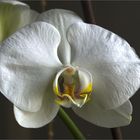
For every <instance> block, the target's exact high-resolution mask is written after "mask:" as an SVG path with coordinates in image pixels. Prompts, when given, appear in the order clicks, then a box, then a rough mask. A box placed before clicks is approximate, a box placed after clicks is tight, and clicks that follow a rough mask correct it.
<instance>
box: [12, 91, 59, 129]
mask: <svg viewBox="0 0 140 140" xmlns="http://www.w3.org/2000/svg"><path fill="white" fill-rule="evenodd" d="M53 95H54V93H53V92H48V93H46V94H45V96H44V98H43V104H42V106H41V108H40V110H39V111H37V112H25V111H23V110H20V109H18V108H17V107H15V106H14V114H15V118H16V120H17V122H18V123H19V124H20V125H21V126H23V127H26V128H38V127H42V126H44V125H46V124H48V123H49V122H51V121H52V120H53V119H54V118H55V116H56V115H57V112H58V110H59V106H58V105H57V104H55V103H54V97H53Z"/></svg>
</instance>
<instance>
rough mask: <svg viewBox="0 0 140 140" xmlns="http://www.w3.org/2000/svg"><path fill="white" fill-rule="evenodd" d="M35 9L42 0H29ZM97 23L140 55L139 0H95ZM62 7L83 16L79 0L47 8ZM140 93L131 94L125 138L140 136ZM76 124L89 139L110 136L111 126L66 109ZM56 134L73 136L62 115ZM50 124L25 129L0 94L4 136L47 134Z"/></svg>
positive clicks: (0, 131) (56, 123) (55, 124)
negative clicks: (88, 120)
mask: <svg viewBox="0 0 140 140" xmlns="http://www.w3.org/2000/svg"><path fill="white" fill-rule="evenodd" d="M23 2H25V3H28V4H29V5H30V7H31V8H32V9H34V10H37V11H39V12H42V8H41V2H40V1H39V0H36V1H33V0H28V1H27V0H26V1H23ZM92 6H93V9H94V16H95V19H96V24H98V25H100V26H102V27H104V28H107V29H109V30H111V31H113V32H115V33H117V34H118V35H120V36H121V37H123V38H124V39H125V40H127V41H128V42H129V43H130V44H131V46H132V47H134V48H135V50H136V52H137V54H138V55H139V56H140V33H139V31H140V1H92ZM52 8H62V9H69V10H72V11H75V12H76V13H77V14H78V15H79V16H81V17H82V18H83V19H84V16H83V10H82V7H81V2H80V1H76V0H75V1H74V0H73V1H70V0H65V1H59V0H57V1H54V0H52V1H49V0H48V1H47V7H46V9H47V10H48V9H52ZM139 99H140V95H139V91H138V92H137V94H135V96H133V97H132V98H131V101H132V104H133V107H134V111H133V121H132V123H131V124H130V125H129V126H127V127H123V128H122V133H123V137H124V139H139V138H140V133H139V129H140V112H139V106H140V102H139ZM66 111H67V112H68V114H69V115H70V116H71V118H72V119H73V120H74V121H75V122H76V124H77V126H79V128H80V129H81V131H82V132H84V134H85V136H86V137H87V138H88V139H111V133H110V129H105V128H101V127H97V126H95V125H93V124H90V123H88V122H86V121H84V120H83V119H81V118H79V117H78V116H76V115H75V114H74V113H73V112H72V111H71V110H70V109H68V110H66ZM53 130H54V138H55V139H56V138H57V139H62V138H63V139H68V138H69V139H70V138H73V137H72V136H71V134H70V132H69V131H68V129H67V128H66V127H65V125H64V124H63V122H62V121H61V119H60V118H59V117H56V118H55V120H54V121H53ZM47 137H48V126H44V127H42V128H39V129H25V128H22V127H20V126H19V125H18V124H17V122H16V121H15V118H14V115H13V106H12V104H11V103H10V102H9V101H8V100H7V99H6V98H5V97H4V96H3V95H2V94H0V138H2V139H4V138H6V139H34V138H39V139H41V138H47Z"/></svg>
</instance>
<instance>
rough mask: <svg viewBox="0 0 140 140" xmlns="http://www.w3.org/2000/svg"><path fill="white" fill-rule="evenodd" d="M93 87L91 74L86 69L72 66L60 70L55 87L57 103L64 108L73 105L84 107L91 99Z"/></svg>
mask: <svg viewBox="0 0 140 140" xmlns="http://www.w3.org/2000/svg"><path fill="white" fill-rule="evenodd" d="M92 87H93V85H92V76H91V74H90V73H89V72H88V71H87V70H85V69H81V68H78V67H72V66H67V67H65V68H64V69H62V70H60V71H59V72H58V73H57V75H56V77H55V80H54V85H53V89H54V93H55V94H56V102H57V103H58V104H59V105H62V106H64V107H71V106H72V105H73V104H74V105H76V106H77V107H82V106H83V105H84V104H85V103H86V102H88V100H89V99H90V96H91V93H92Z"/></svg>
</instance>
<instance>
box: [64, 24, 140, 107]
mask: <svg viewBox="0 0 140 140" xmlns="http://www.w3.org/2000/svg"><path fill="white" fill-rule="evenodd" d="M67 37H68V40H69V43H70V45H71V48H72V54H73V56H72V58H73V61H72V65H77V66H80V67H83V68H86V69H87V70H89V72H91V73H92V75H93V88H94V89H93V92H94V98H95V100H98V102H99V103H100V105H101V106H102V107H105V108H108V109H109V108H110V109H111V108H116V107H118V106H120V105H121V104H123V103H124V102H126V101H127V100H128V99H129V98H130V97H131V96H132V95H133V94H134V93H135V92H136V91H137V90H138V88H139V86H140V61H139V58H138V57H137V55H136V54H135V52H134V50H133V49H132V48H131V47H130V46H129V44H128V43H127V42H126V41H125V40H123V39H122V38H120V37H119V36H117V35H116V34H114V33H112V32H110V31H108V30H105V29H103V28H101V27H99V26H96V25H89V24H85V23H82V22H81V23H77V24H73V25H72V26H71V27H70V28H69V31H68V33H67Z"/></svg>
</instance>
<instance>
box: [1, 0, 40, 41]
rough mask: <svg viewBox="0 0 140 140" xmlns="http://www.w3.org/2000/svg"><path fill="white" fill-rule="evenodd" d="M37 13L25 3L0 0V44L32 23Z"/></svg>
mask: <svg viewBox="0 0 140 140" xmlns="http://www.w3.org/2000/svg"><path fill="white" fill-rule="evenodd" d="M37 16H38V13H37V12H36V11H33V10H31V9H30V7H29V6H28V5H26V4H25V3H22V2H19V1H15V0H13V1H12V0H0V42H1V41H3V40H4V39H5V38H7V37H8V36H10V35H11V34H12V33H13V32H15V31H16V30H17V29H19V28H21V27H23V26H24V25H26V24H29V23H32V22H33V21H35V19H36V18H37Z"/></svg>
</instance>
